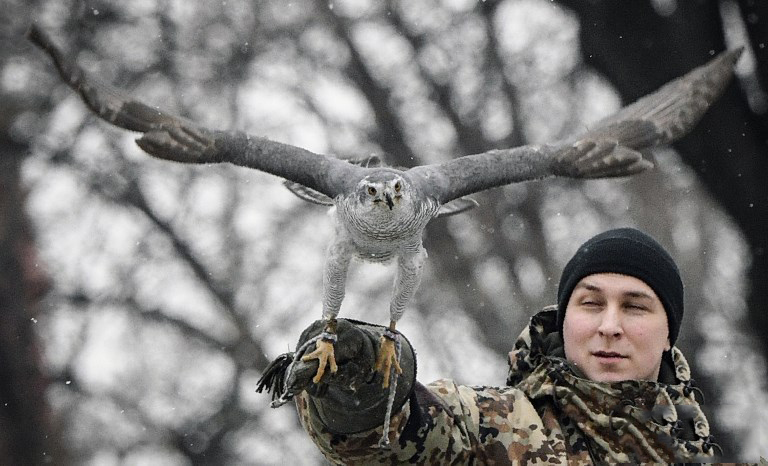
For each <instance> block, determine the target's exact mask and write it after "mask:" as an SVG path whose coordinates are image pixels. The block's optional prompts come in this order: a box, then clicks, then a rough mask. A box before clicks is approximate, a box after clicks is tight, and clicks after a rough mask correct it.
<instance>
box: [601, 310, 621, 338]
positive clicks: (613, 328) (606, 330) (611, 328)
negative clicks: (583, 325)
mask: <svg viewBox="0 0 768 466" xmlns="http://www.w3.org/2000/svg"><path fill="white" fill-rule="evenodd" d="M597 331H598V332H599V333H600V335H602V336H606V337H617V336H620V335H621V334H623V333H624V329H623V328H622V322H621V310H620V309H619V306H618V305H616V304H608V306H606V308H605V310H604V311H603V312H602V320H601V321H600V326H599V327H598V329H597Z"/></svg>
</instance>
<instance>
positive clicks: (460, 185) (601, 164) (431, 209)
mask: <svg viewBox="0 0 768 466" xmlns="http://www.w3.org/2000/svg"><path fill="white" fill-rule="evenodd" d="M28 36H29V38H30V39H31V40H32V41H33V42H34V43H35V44H36V45H38V46H39V47H41V48H42V49H43V50H45V51H46V52H47V53H48V54H49V55H50V56H51V58H52V59H53V62H54V63H55V65H56V67H57V69H58V71H59V73H60V74H61V76H62V78H63V79H64V80H65V81H66V82H67V84H69V86H70V87H72V89H74V90H75V91H76V92H77V93H78V94H79V95H80V96H81V97H82V99H83V101H84V102H85V104H86V105H87V106H88V107H89V108H90V109H91V110H93V111H94V112H95V113H96V114H97V115H98V116H99V117H101V118H103V119H104V120H106V121H108V122H110V123H112V124H114V125H116V126H119V127H121V128H125V129H127V130H131V131H138V132H140V133H143V134H142V135H141V137H139V138H138V139H137V141H136V142H137V143H138V145H139V147H141V148H142V149H143V150H144V151H146V152H147V153H149V154H150V155H152V156H154V157H158V158H161V159H166V160H172V161H176V162H182V163H198V164H206V163H222V162H229V163H232V164H235V165H240V166H243V167H248V168H254V169H257V170H261V171H263V172H267V173H271V174H273V175H276V176H278V177H282V178H284V179H285V180H287V181H288V182H290V183H292V184H291V187H292V190H293V191H294V192H296V193H297V194H299V195H301V196H302V197H304V198H306V199H311V200H315V201H317V202H321V203H327V204H331V203H332V204H334V205H335V206H336V213H335V221H336V232H335V237H334V239H333V241H332V242H331V244H330V247H329V248H328V253H327V259H326V265H325V271H324V277H323V315H322V317H323V319H324V320H325V321H326V323H327V325H326V333H325V334H324V337H323V338H321V339H319V340H317V341H316V349H315V351H314V352H312V353H311V354H308V355H306V356H304V358H305V359H306V358H309V359H318V360H319V368H318V370H317V374H316V376H315V379H314V380H315V382H318V381H319V380H320V379H321V377H323V375H324V373H325V371H326V367H328V366H329V367H330V371H331V372H332V373H333V372H335V371H336V362H335V359H334V350H333V341H334V336H335V335H334V329H335V322H336V316H337V314H338V313H339V308H340V307H341V302H342V299H343V298H344V289H345V281H346V275H347V268H348V265H349V263H350V260H351V259H352V258H353V257H357V258H360V259H362V260H364V261H373V262H383V261H389V260H394V261H397V269H396V275H395V281H394V291H393V293H392V298H391V302H390V308H389V320H390V324H389V330H390V334H389V336H388V337H385V338H382V342H381V351H380V352H379V360H378V361H377V362H376V369H377V370H379V371H381V372H382V374H383V384H382V385H383V386H384V387H387V386H388V384H389V378H390V373H391V371H390V369H391V368H394V369H395V371H394V372H392V373H397V372H398V371H399V365H398V361H397V357H396V350H395V347H396V344H395V342H396V339H397V334H396V333H395V326H396V323H397V321H398V320H399V319H400V317H401V316H402V315H403V311H404V310H405V308H406V305H407V304H408V302H409V300H410V299H411V298H412V296H413V295H414V292H415V291H416V288H417V287H418V285H419V280H420V277H421V272H422V267H423V265H424V260H425V259H426V257H427V254H426V252H425V250H424V247H423V246H422V234H423V231H424V228H425V227H426V225H427V223H428V222H429V221H430V220H431V219H433V218H435V217H436V216H438V215H440V214H441V212H443V213H450V212H452V211H453V212H455V211H461V210H464V209H466V208H467V207H471V205H472V202H471V201H468V200H466V199H465V198H464V196H467V195H469V194H472V193H476V192H479V191H483V190H486V189H489V188H493V187H497V186H502V185H506V184H510V183H516V182H521V181H526V180H534V179H541V178H546V177H550V176H564V177H571V178H607V177H619V176H627V175H632V174H635V173H639V172H642V171H644V170H647V169H648V168H650V167H652V166H653V164H652V163H651V162H650V161H648V160H646V159H644V158H643V156H642V152H643V151H646V150H648V149H650V148H653V147H655V146H658V145H663V144H669V143H671V142H673V141H675V140H676V139H678V138H680V137H681V136H683V135H684V134H686V133H687V132H688V131H689V130H691V128H692V127H693V126H694V125H695V124H696V123H697V122H698V120H699V119H700V117H701V116H702V115H703V114H704V112H705V111H706V110H707V108H708V107H709V106H710V105H711V104H712V103H713V102H714V100H715V99H716V98H717V97H718V96H719V94H720V93H721V92H722V91H723V89H724V88H725V87H726V85H727V84H728V82H729V80H730V78H731V76H732V73H733V68H734V65H735V62H736V60H737V59H738V57H739V55H740V52H741V50H734V51H728V52H724V53H722V54H720V55H718V56H717V57H715V58H714V59H712V60H711V61H710V62H709V63H707V64H705V65H703V66H701V67H699V68H696V69H694V70H693V71H691V72H689V73H688V74H686V75H684V76H682V77H680V78H678V79H676V80H674V81H671V82H670V83H668V84H666V85H664V86H663V87H661V88H660V89H659V90H657V91H656V92H654V93H652V94H650V95H648V96H646V97H643V98H641V99H640V100H638V101H637V102H635V103H633V104H631V105H629V106H626V107H624V108H622V109H621V110H620V111H619V112H617V113H616V114H614V115H613V116H610V117H608V118H606V119H603V120H601V121H599V122H598V123H595V124H594V125H592V128H591V129H588V130H586V131H584V132H583V133H582V134H580V135H578V136H576V137H574V138H572V139H569V140H566V141H560V142H553V143H551V144H541V145H526V146H521V147H515V148H511V149H501V150H491V151H488V152H484V153H481V154H475V155H467V156H463V157H458V158H456V159H453V160H450V161H447V162H443V163H438V164H432V165H422V166H417V167H413V168H409V169H396V168H389V167H385V166H381V165H380V164H372V165H371V164H355V163H349V162H347V161H345V160H340V159H338V158H334V157H330V156H326V155H320V154H315V153H312V152H310V151H307V150H304V149H302V148H299V147H295V146H291V145H288V144H282V143H279V142H275V141H271V140H269V139H265V138H262V137H256V136H251V135H248V134H245V133H242V132H239V131H217V130H214V129H208V128H204V127H201V126H199V125H197V124H195V123H194V122H192V121H189V120H187V119H184V118H181V117H178V116H174V115H171V114H168V113H165V112H163V111H160V110H158V109H156V108H153V107H150V106H148V105H145V104H143V103H141V102H139V101H137V100H134V99H133V98H131V97H129V96H127V95H125V94H123V93H122V92H120V91H118V90H117V89H114V88H113V87H111V86H109V85H107V84H105V83H102V82H99V81H98V80H96V79H93V78H91V77H89V76H87V75H86V73H85V72H84V71H83V70H82V69H81V68H80V67H79V66H78V65H77V64H76V63H75V62H74V61H73V60H69V59H67V58H66V57H65V55H64V54H63V53H62V52H61V51H60V50H59V49H58V48H57V47H56V46H55V45H54V44H53V42H52V41H51V40H50V39H49V38H48V37H47V36H46V35H45V34H44V33H43V32H42V31H41V30H39V29H38V28H36V27H34V26H33V27H32V28H31V29H30V31H29V33H28ZM457 203H458V205H457ZM441 209H442V210H441Z"/></svg>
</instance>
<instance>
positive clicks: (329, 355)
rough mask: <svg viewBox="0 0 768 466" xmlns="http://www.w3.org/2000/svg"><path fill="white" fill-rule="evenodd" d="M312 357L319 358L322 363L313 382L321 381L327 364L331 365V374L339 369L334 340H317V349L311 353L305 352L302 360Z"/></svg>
mask: <svg viewBox="0 0 768 466" xmlns="http://www.w3.org/2000/svg"><path fill="white" fill-rule="evenodd" d="M312 359H317V360H318V362H319V363H320V365H319V366H318V367H317V373H315V377H314V378H312V382H314V383H318V382H320V379H322V378H323V375H324V374H325V368H326V366H330V369H331V374H335V373H336V371H338V370H339V368H338V366H336V357H335V355H334V351H333V342H330V341H326V340H323V339H320V340H317V342H316V343H315V350H314V351H312V352H311V353H309V354H305V355H304V356H302V358H301V360H302V361H310V360H312Z"/></svg>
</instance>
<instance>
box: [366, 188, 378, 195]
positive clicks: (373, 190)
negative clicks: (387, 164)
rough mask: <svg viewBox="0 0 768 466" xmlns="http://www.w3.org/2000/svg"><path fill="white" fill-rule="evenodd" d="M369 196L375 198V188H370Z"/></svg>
mask: <svg viewBox="0 0 768 466" xmlns="http://www.w3.org/2000/svg"><path fill="white" fill-rule="evenodd" d="M368 194H370V195H371V196H375V195H376V188H374V187H373V186H368Z"/></svg>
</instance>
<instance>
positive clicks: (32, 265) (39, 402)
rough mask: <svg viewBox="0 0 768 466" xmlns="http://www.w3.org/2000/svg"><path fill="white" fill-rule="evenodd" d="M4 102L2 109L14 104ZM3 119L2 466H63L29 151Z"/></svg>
mask: <svg viewBox="0 0 768 466" xmlns="http://www.w3.org/2000/svg"><path fill="white" fill-rule="evenodd" d="M2 97H3V96H0V100H2V102H3V104H9V102H8V100H7V99H3V98H2ZM2 107H3V108H4V112H3V113H4V115H2V116H0V464H8V465H11V464H30V465H34V464H50V463H55V464H63V463H62V458H61V457H60V456H59V455H58V451H53V450H52V449H53V448H56V445H57V444H58V442H56V441H55V440H54V438H55V436H54V435H52V433H53V429H52V423H51V419H50V413H49V410H48V405H47V402H46V398H45V388H46V381H45V378H44V377H43V376H42V374H41V371H40V369H39V366H40V357H39V356H40V355H39V347H38V344H37V341H36V336H35V332H34V328H33V327H34V325H35V323H36V319H35V315H36V312H37V310H38V305H39V302H40V298H41V297H42V295H43V294H44V293H45V291H46V290H47V289H48V286H49V282H48V278H47V276H46V274H45V273H44V272H42V270H43V269H42V268H41V267H40V264H39V263H38V260H37V256H36V249H35V245H34V241H33V236H32V234H31V228H30V225H29V222H28V220H27V218H26V215H25V214H24V194H23V192H22V188H21V184H20V180H19V165H20V162H21V157H22V155H23V154H24V153H25V152H26V149H27V148H26V146H25V145H22V144H19V143H17V142H15V141H14V140H13V138H11V137H10V136H9V128H10V123H11V122H12V121H13V114H14V112H13V111H12V110H11V107H12V105H2Z"/></svg>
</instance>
